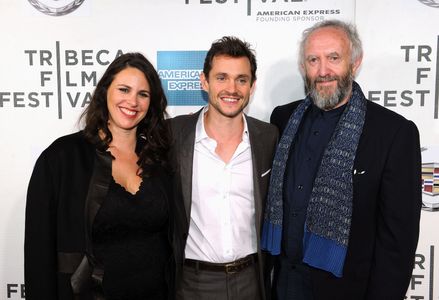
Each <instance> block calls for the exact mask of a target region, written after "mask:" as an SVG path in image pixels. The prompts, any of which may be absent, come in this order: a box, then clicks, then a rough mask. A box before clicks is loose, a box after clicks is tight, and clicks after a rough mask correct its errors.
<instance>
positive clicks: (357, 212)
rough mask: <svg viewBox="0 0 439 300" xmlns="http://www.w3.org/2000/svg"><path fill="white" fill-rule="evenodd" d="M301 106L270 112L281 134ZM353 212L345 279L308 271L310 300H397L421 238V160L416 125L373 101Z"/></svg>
mask: <svg viewBox="0 0 439 300" xmlns="http://www.w3.org/2000/svg"><path fill="white" fill-rule="evenodd" d="M300 102H301V101H297V102H292V103H290V104H286V105H283V106H278V107H276V108H275V109H274V111H273V113H272V115H271V123H273V124H275V125H276V126H277V127H278V128H279V131H280V132H283V130H284V128H285V126H286V124H287V122H288V119H289V117H290V115H291V113H292V112H293V111H294V110H295V108H296V107H297V106H298V104H299V103H300ZM354 170H356V171H357V172H356V173H354V175H353V188H354V191H353V193H354V194H353V213H352V223H351V232H350V238H349V245H348V251H347V256H346V261H345V265H344V269H343V277H342V278H337V277H335V276H333V275H332V274H330V273H328V272H325V271H322V270H318V269H312V283H313V293H314V299H315V300H320V299H322V300H323V299H325V300H332V299H337V300H342V299H346V300H354V299H355V300H361V299H368V300H381V299H382V300H401V299H404V296H405V293H406V291H407V288H408V285H409V281H410V278H411V274H412V270H413V263H414V255H415V251H416V246H417V242H418V235H419V218H420V209H421V203H422V200H421V155H420V145H419V133H418V130H417V128H416V126H415V124H414V123H413V122H411V121H408V120H406V119H405V118H403V117H402V116H400V115H398V114H396V113H394V112H392V111H390V110H388V109H386V108H384V107H382V106H380V105H377V104H375V103H373V102H371V101H367V112H366V119H365V123H364V127H363V132H362V134H361V138H360V142H359V145H358V148H357V153H356V157H355V162H354Z"/></svg>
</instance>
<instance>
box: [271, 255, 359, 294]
mask: <svg viewBox="0 0 439 300" xmlns="http://www.w3.org/2000/svg"><path fill="white" fill-rule="evenodd" d="M273 288H274V290H273V299H274V300H313V299H314V296H313V290H312V280H311V270H310V267H309V266H308V265H306V264H303V263H298V264H292V263H290V262H288V260H287V259H286V258H283V257H281V258H280V259H279V260H278V261H277V262H276V264H275V267H274V279H273ZM353 300H354V299H353Z"/></svg>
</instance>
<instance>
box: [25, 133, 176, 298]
mask: <svg viewBox="0 0 439 300" xmlns="http://www.w3.org/2000/svg"><path fill="white" fill-rule="evenodd" d="M111 160H112V159H111V156H110V154H109V153H107V152H100V151H98V150H97V149H96V148H95V147H94V146H93V145H92V144H91V143H89V142H88V141H87V140H86V139H85V137H84V135H83V133H82V132H78V133H75V134H71V135H67V136H64V137H61V138H59V139H57V140H56V141H55V142H54V143H53V144H52V145H50V146H49V147H48V148H47V149H46V150H45V151H44V152H43V153H42V154H41V156H40V157H39V158H38V160H37V162H36V164H35V167H34V171H33V173H32V177H31V179H30V183H29V187H28V193H27V203H26V224H25V285H26V299H30V300H32V299H35V300H41V299H45V300H50V299H54V300H55V299H63V300H68V299H90V286H89V285H90V283H91V281H90V276H91V272H93V270H92V268H91V267H90V260H91V258H92V248H93V243H92V240H91V238H90V236H91V234H90V233H91V229H92V225H93V220H94V217H95V216H96V213H97V211H98V210H99V207H100V204H101V203H102V201H104V198H105V196H106V193H107V190H108V186H109V183H110V180H111ZM159 176H160V180H162V181H163V183H164V184H165V186H166V191H164V192H165V193H166V195H167V200H168V201H169V203H168V207H169V208H170V209H169V210H170V218H169V219H170V226H169V234H168V237H169V240H170V243H171V244H172V246H173V253H174V255H173V257H172V258H170V261H169V263H170V265H169V270H168V273H167V274H168V276H167V281H168V282H169V286H170V292H171V293H170V296H171V298H173V293H174V277H175V272H176V271H177V272H178V270H176V266H180V265H181V263H177V264H176V263H175V262H178V261H181V257H178V254H179V253H181V246H179V243H178V242H177V238H178V236H179V235H178V234H174V233H175V228H174V225H175V222H174V214H175V212H176V211H178V210H179V208H177V205H178V202H177V201H174V197H173V188H172V184H173V183H172V177H170V176H169V175H166V174H165V172H163V173H162V174H160V175H159ZM180 210H182V208H180ZM86 254H87V255H86ZM95 273H96V270H95ZM72 274H73V275H72ZM95 275H96V274H95ZM97 275H98V274H97ZM74 294H76V296H74Z"/></svg>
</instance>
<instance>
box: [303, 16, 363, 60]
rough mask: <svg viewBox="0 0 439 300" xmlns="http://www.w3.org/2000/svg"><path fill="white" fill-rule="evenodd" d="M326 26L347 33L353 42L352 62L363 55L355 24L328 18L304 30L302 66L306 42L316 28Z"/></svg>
mask: <svg viewBox="0 0 439 300" xmlns="http://www.w3.org/2000/svg"><path fill="white" fill-rule="evenodd" d="M325 27H333V28H336V29H340V30H342V31H343V32H345V33H346V35H347V36H348V39H349V41H350V44H351V63H353V62H355V61H356V60H357V59H358V58H361V57H362V56H363V46H362V45H361V40H360V36H359V35H358V31H357V28H356V27H355V25H353V24H350V23H346V22H343V21H340V20H326V21H322V22H319V23H316V24H314V25H313V26H312V27H310V28H308V29H305V31H304V32H303V34H302V40H301V41H300V48H299V64H300V65H301V66H302V65H304V63H305V44H306V42H307V41H308V38H309V36H310V35H311V34H312V33H313V32H315V31H316V30H318V29H321V28H325Z"/></svg>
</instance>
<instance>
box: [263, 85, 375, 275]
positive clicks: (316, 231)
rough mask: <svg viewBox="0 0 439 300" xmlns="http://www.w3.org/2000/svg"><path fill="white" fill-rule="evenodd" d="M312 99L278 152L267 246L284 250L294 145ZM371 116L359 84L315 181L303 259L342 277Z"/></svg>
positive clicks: (292, 120) (269, 202)
mask: <svg viewBox="0 0 439 300" xmlns="http://www.w3.org/2000/svg"><path fill="white" fill-rule="evenodd" d="M311 103H312V100H311V99H310V97H309V96H308V97H306V98H305V100H304V101H303V102H302V103H301V104H299V106H298V107H297V108H296V110H295V111H294V112H293V113H292V114H291V116H290V119H289V120H288V124H287V125H286V127H285V130H284V132H283V135H282V137H281V139H280V141H279V144H278V146H277V149H276V154H275V156H274V161H273V166H272V171H271V172H272V173H271V178H270V186H269V190H268V198H267V205H266V209H265V215H264V224H263V228H262V249H264V250H267V251H269V252H270V253H271V254H272V255H278V254H280V252H281V239H282V220H283V199H282V196H283V183H284V174H285V168H286V165H287V160H288V156H289V152H290V148H291V145H292V144H293V142H294V138H295V136H296V134H297V130H298V128H299V125H300V122H301V121H302V118H303V116H304V114H305V112H306V110H307V108H308V107H309V106H310V105H311ZM365 115H366V98H365V97H364V94H363V92H362V91H361V88H360V87H359V85H358V84H357V83H356V82H353V86H352V97H351V98H350V100H349V101H348V103H347V105H346V108H345V110H344V112H343V114H342V115H341V117H340V120H339V121H338V123H337V126H336V127H335V130H334V133H333V135H332V137H331V139H330V141H329V142H328V145H327V146H326V149H325V151H324V153H323V157H322V161H321V164H320V167H319V169H318V171H317V175H316V178H315V180H314V185H313V189H312V192H311V196H310V200H309V204H308V210H307V216H306V221H305V229H304V238H303V261H304V262H305V263H307V264H308V265H310V266H313V267H315V268H319V269H322V270H325V271H328V272H331V273H332V274H334V275H335V276H337V277H342V275H343V266H344V261H345V257H346V252H347V247H348V241H349V232H350V227H351V217H352V197H353V187H352V171H353V166H354V160H355V153H356V151H357V146H358V142H359V140H360V136H361V132H362V130H363V124H364V119H365Z"/></svg>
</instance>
